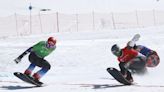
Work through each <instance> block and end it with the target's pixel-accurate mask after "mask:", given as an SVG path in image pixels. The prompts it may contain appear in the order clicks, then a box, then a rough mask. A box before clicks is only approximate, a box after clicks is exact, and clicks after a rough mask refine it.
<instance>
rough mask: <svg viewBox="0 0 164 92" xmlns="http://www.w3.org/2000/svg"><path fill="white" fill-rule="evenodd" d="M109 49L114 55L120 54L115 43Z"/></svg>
mask: <svg viewBox="0 0 164 92" xmlns="http://www.w3.org/2000/svg"><path fill="white" fill-rule="evenodd" d="M111 51H112V53H113V54H114V55H116V56H120V55H121V49H120V47H119V46H118V45H117V44H114V45H113V46H112V48H111Z"/></svg>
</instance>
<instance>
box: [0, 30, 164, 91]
mask: <svg viewBox="0 0 164 92" xmlns="http://www.w3.org/2000/svg"><path fill="white" fill-rule="evenodd" d="M163 29H164V27H151V28H145V29H128V30H99V31H95V32H74V33H55V34H49V35H32V36H24V37H10V38H5V39H0V43H1V44H0V48H1V49H0V54H1V55H0V91H1V92H11V91H14V92H36V91H38V92H163V91H164V82H163V81H164V78H163V77H164V74H162V73H163V70H164V68H163V67H164V63H163V62H162V61H163V57H164V55H163V54H162V53H163V52H164V44H163V39H164V32H163ZM136 33H139V34H141V39H140V40H139V41H138V42H137V44H143V45H146V46H148V47H149V48H152V49H154V50H156V51H157V52H158V54H159V56H160V57H161V58H160V59H161V62H160V64H159V66H157V67H156V68H148V73H147V74H145V75H134V81H135V82H136V85H134V86H122V85H120V83H118V82H117V81H115V80H113V78H112V77H111V76H110V75H109V74H108V73H107V72H106V68H107V67H116V68H118V62H117V60H116V57H115V56H113V55H112V53H111V52H110V48H111V46H112V45H113V44H115V43H117V44H118V45H120V47H124V46H125V45H126V43H127V41H128V40H129V39H131V38H132V36H133V35H134V34H136ZM49 36H54V37H55V38H57V40H58V42H57V49H56V50H55V51H54V52H53V53H52V54H51V55H49V56H48V57H46V59H47V60H48V61H49V62H50V63H51V65H52V68H51V70H50V71H49V72H48V73H47V74H46V75H45V76H44V77H43V78H42V79H41V81H43V82H44V83H45V84H47V86H45V87H37V88H36V87H34V86H33V85H30V84H27V83H24V82H22V81H21V80H19V79H18V78H16V77H14V76H13V74H12V73H13V72H15V71H19V72H24V70H25V69H26V68H27V67H28V65H29V62H28V57H27V56H25V57H24V58H23V59H22V62H21V63H19V64H15V63H14V61H13V59H15V58H16V57H17V56H18V55H20V54H21V53H22V52H23V51H24V50H26V49H27V48H28V47H30V46H31V45H33V44H35V43H37V42H38V41H40V40H46V39H47V38H48V37H49ZM38 69H39V68H36V71H37V70H38Z"/></svg>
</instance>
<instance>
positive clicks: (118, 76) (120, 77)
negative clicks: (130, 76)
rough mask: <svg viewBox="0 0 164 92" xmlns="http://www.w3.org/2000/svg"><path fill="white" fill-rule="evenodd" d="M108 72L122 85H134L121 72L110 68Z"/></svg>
mask: <svg viewBox="0 0 164 92" xmlns="http://www.w3.org/2000/svg"><path fill="white" fill-rule="evenodd" d="M107 71H108V73H109V74H111V76H113V77H114V79H116V80H117V81H118V82H119V83H122V84H124V85H132V82H130V81H128V80H127V79H126V78H124V76H123V75H122V74H121V72H120V71H118V70H117V69H116V68H113V67H109V68H107Z"/></svg>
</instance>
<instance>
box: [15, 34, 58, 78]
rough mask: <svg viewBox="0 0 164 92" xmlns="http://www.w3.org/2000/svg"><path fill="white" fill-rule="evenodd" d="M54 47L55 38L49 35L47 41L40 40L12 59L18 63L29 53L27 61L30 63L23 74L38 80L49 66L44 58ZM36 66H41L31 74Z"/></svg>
mask: <svg viewBox="0 0 164 92" xmlns="http://www.w3.org/2000/svg"><path fill="white" fill-rule="evenodd" d="M55 49H56V39H54V38H53V37H49V38H48V40H47V41H40V42H38V43H37V44H35V45H34V46H32V47H30V48H29V49H27V50H26V51H25V52H23V53H22V54H21V55H20V56H19V57H17V58H16V59H15V60H14V61H15V62H16V63H17V64H18V63H19V62H20V61H21V59H22V58H23V57H24V56H25V55H27V54H28V53H30V54H29V61H30V63H31V64H30V65H29V67H28V68H27V69H26V70H25V72H24V74H26V75H27V76H31V77H33V78H34V80H35V81H39V80H40V78H42V76H44V75H45V74H46V73H47V72H48V70H50V68H51V65H50V64H49V62H48V61H47V60H45V59H44V58H45V57H46V56H48V55H49V54H50V53H51V52H53V51H54V50H55ZM36 66H38V67H41V69H40V70H39V71H37V72H36V73H34V74H33V75H32V71H33V70H34V68H35V67H36Z"/></svg>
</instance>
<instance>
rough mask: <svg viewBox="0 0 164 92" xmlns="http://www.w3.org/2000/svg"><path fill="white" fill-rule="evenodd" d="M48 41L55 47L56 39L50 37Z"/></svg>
mask: <svg viewBox="0 0 164 92" xmlns="http://www.w3.org/2000/svg"><path fill="white" fill-rule="evenodd" d="M47 41H48V43H49V42H52V43H53V44H54V45H55V44H56V39H54V38H53V37H49V38H48V40H47Z"/></svg>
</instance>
